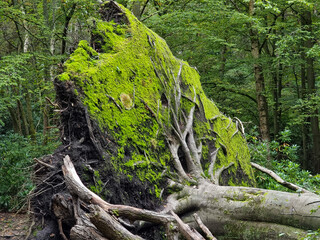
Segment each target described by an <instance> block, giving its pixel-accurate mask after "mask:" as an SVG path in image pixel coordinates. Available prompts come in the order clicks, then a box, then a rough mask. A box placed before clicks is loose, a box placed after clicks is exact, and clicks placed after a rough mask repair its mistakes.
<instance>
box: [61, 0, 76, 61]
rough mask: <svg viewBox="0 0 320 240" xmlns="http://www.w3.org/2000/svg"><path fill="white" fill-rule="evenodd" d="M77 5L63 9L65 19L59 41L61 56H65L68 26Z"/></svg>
mask: <svg viewBox="0 0 320 240" xmlns="http://www.w3.org/2000/svg"><path fill="white" fill-rule="evenodd" d="M76 7H77V4H76V3H74V4H72V6H71V8H70V9H65V8H63V9H64V12H65V19H64V27H63V32H62V41H61V54H62V55H63V54H65V52H66V47H67V37H68V30H69V24H70V21H71V19H72V17H73V14H74V11H75V10H76Z"/></svg>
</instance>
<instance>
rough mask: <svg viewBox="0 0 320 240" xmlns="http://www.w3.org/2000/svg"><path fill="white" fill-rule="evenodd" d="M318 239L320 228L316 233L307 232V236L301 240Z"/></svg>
mask: <svg viewBox="0 0 320 240" xmlns="http://www.w3.org/2000/svg"><path fill="white" fill-rule="evenodd" d="M319 238H320V228H319V229H318V230H317V231H308V233H307V236H306V237H304V238H302V239H301V240H319Z"/></svg>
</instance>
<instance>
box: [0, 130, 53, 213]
mask: <svg viewBox="0 0 320 240" xmlns="http://www.w3.org/2000/svg"><path fill="white" fill-rule="evenodd" d="M37 139H38V141H37V142H34V141H33V140H31V139H30V138H25V137H23V136H20V135H18V134H15V133H7V134H5V135H0V158H1V161H0V211H3V210H10V211H14V210H18V209H20V208H21V207H26V206H25V204H26V198H27V197H28V194H29V193H31V192H32V190H34V184H33V181H32V175H33V170H34V169H33V167H34V164H35V161H34V158H39V157H42V156H44V155H46V154H49V153H52V151H53V150H54V149H56V148H57V147H58V143H57V142H54V141H51V142H50V144H47V145H42V141H41V140H42V138H41V136H37Z"/></svg>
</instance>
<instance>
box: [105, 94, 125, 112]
mask: <svg viewBox="0 0 320 240" xmlns="http://www.w3.org/2000/svg"><path fill="white" fill-rule="evenodd" d="M106 96H107V97H108V98H109V99H111V100H112V101H113V102H114V104H115V105H116V106H117V108H118V109H119V110H120V112H122V109H121V107H120V105H119V104H118V103H117V102H116V100H115V99H114V98H113V97H112V96H110V95H109V94H106Z"/></svg>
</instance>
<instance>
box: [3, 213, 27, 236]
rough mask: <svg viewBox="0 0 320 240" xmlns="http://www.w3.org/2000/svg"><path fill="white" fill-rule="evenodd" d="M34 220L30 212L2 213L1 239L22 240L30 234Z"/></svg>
mask: <svg viewBox="0 0 320 240" xmlns="http://www.w3.org/2000/svg"><path fill="white" fill-rule="evenodd" d="M31 223H32V220H30V216H29V215H28V214H17V213H0V240H4V239H12V240H20V239H21V240H22V239H25V238H26V236H27V235H28V232H29V229H30V226H31Z"/></svg>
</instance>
